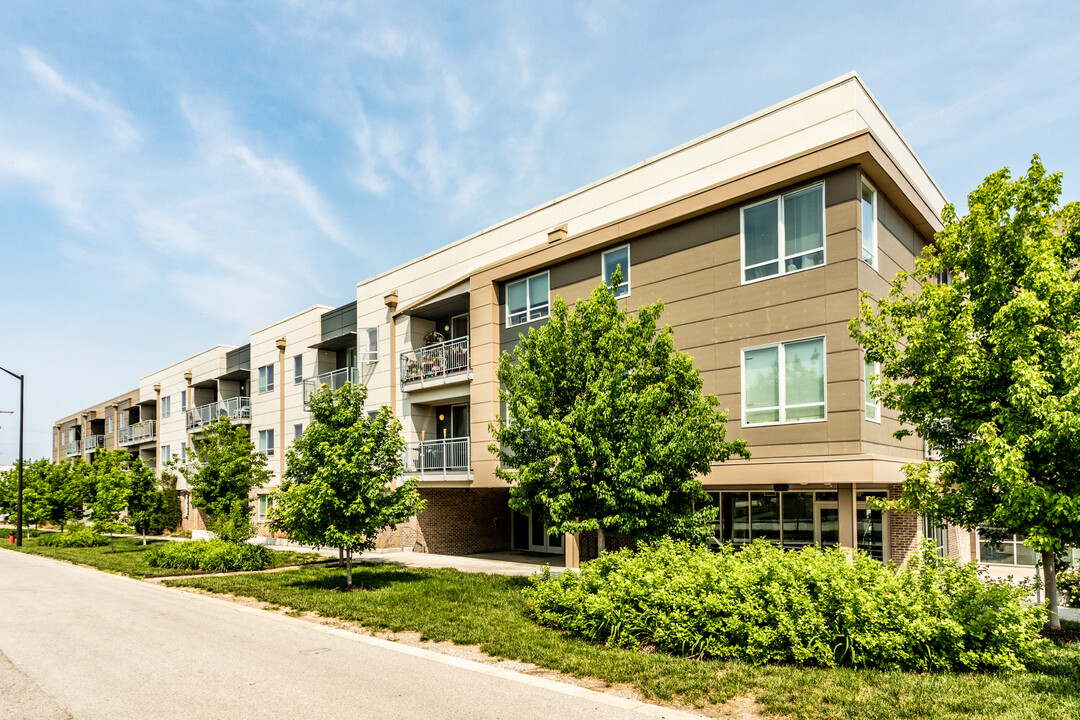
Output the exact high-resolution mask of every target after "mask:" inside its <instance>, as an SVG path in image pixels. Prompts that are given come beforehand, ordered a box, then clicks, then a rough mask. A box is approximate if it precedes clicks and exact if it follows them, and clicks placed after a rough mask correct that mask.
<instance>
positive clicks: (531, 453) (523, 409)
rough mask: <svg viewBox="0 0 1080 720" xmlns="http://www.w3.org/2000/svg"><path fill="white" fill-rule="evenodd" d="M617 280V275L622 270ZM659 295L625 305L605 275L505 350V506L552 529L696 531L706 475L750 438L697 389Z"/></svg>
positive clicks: (645, 533) (501, 429) (704, 527)
mask: <svg viewBox="0 0 1080 720" xmlns="http://www.w3.org/2000/svg"><path fill="white" fill-rule="evenodd" d="M612 282H613V286H614V285H617V283H619V282H621V280H620V278H619V277H618V273H616V277H615V278H614V279H613V281H612ZM663 309H664V305H663V303H662V302H657V303H656V304H655V305H648V306H645V307H642V308H641V309H640V310H638V311H637V313H636V314H631V313H629V312H628V311H627V310H625V309H620V307H619V303H618V301H617V300H616V299H615V297H614V295H613V293H612V292H611V290H610V289H609V288H608V287H605V286H603V285H601V286H600V287H598V288H597V289H596V290H594V291H593V293H592V295H591V296H590V297H589V298H588V300H584V301H579V302H577V303H576V304H575V306H574V309H573V311H572V312H571V311H570V309H569V308H568V307H567V305H566V302H565V301H563V300H562V298H559V297H556V298H555V302H554V304H553V306H552V312H551V317H550V318H549V319H548V322H547V323H546V324H545V325H543V326H542V327H539V328H535V329H533V330H531V331H530V332H529V333H528V334H526V335H522V336H520V340H519V343H518V345H517V347H516V348H515V349H514V351H513V352H512V353H503V355H502V358H501V359H500V362H499V369H498V379H499V382H500V384H501V389H500V391H499V395H500V398H501V399H502V401H503V402H504V403H505V404H506V407H507V415H508V420H503V419H502V418H500V419H498V420H497V421H496V422H495V423H494V424H493V425H492V434H493V436H494V438H495V443H496V444H492V445H491V446H490V450H491V452H492V453H494V454H495V455H496V456H497V457H498V459H499V464H500V467H499V468H498V469H497V470H496V473H497V474H498V476H499V477H501V478H503V479H504V480H506V481H507V482H509V483H511V488H510V506H511V507H512V508H513V509H514V510H517V511H518V512H521V513H526V514H527V513H529V512H530V511H533V512H535V513H538V514H539V516H540V518H541V519H542V521H543V522H544V524H545V525H546V526H547V527H548V528H550V529H551V530H552V532H557V533H580V532H584V531H588V530H598V531H599V534H598V538H599V541H600V544H601V550H603V544H604V534H605V533H609V532H612V531H619V532H623V533H626V534H627V535H628V536H629V537H630V538H631V539H633V540H635V541H641V540H651V539H655V538H658V537H661V536H665V535H671V536H675V537H679V538H687V539H694V540H700V539H702V538H703V537H704V535H705V534H706V533H707V532H709V528H710V522H711V521H712V520H713V519H714V518H715V517H716V508H715V507H712V506H710V505H709V504H708V503H707V502H706V501H707V499H708V498H707V495H706V494H705V492H704V490H703V489H702V486H701V481H700V480H699V479H698V478H699V476H701V475H704V474H706V473H708V472H709V468H710V465H711V464H712V463H714V462H722V461H725V460H727V459H728V458H729V457H730V456H731V455H732V454H735V455H739V456H742V457H749V454H748V452H747V450H746V444H745V441H743V440H735V441H733V442H728V441H726V440H725V423H726V421H727V413H726V412H724V411H721V410H719V409H718V407H717V406H718V403H717V400H716V398H715V397H713V396H711V395H705V394H703V393H702V381H701V376H700V374H699V373H698V371H697V370H695V369H694V366H693V359H692V358H691V357H690V356H689V355H687V354H686V353H683V352H679V351H676V350H675V347H674V342H673V337H672V330H671V328H670V327H667V326H665V327H663V328H660V327H658V326H657V321H658V319H659V317H660V314H661V313H662V312H663Z"/></svg>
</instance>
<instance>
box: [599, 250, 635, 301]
mask: <svg viewBox="0 0 1080 720" xmlns="http://www.w3.org/2000/svg"><path fill="white" fill-rule="evenodd" d="M601 258H602V259H601V262H600V264H601V266H602V269H603V273H604V284H605V285H607V286H608V287H609V288H611V291H612V293H614V295H615V297H617V298H621V297H626V296H627V295H629V294H630V246H629V245H623V246H622V247H621V248H615V249H614V250H608V251H607V252H606V253H604V254H603V255H602V256H601ZM616 270H618V271H619V276H620V278H622V280H621V282H620V283H619V284H618V286H616V285H615V284H614V282H613V280H614V277H615V271H616Z"/></svg>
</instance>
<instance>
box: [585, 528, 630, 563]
mask: <svg viewBox="0 0 1080 720" xmlns="http://www.w3.org/2000/svg"><path fill="white" fill-rule="evenodd" d="M633 546H634V543H632V542H631V541H630V538H629V537H628V536H626V535H624V534H623V533H611V532H608V533H604V549H605V550H606V551H607V552H614V551H615V550H621V549H622V548H625V547H633ZM578 547H579V548H580V552H581V560H580V562H585V561H586V560H595V559H596V558H597V556H598V555H599V554H600V553H599V552H597V547H596V531H595V530H591V531H589V532H587V533H582V534H581V535H580V536H579V539H578Z"/></svg>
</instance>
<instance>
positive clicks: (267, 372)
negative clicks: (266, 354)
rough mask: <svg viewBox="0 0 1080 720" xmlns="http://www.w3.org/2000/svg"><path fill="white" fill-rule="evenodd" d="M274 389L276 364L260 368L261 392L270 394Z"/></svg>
mask: <svg viewBox="0 0 1080 720" xmlns="http://www.w3.org/2000/svg"><path fill="white" fill-rule="evenodd" d="M273 389H274V363H270V364H269V365H263V366H262V367H261V368H259V392H260V393H268V392H271V391H273Z"/></svg>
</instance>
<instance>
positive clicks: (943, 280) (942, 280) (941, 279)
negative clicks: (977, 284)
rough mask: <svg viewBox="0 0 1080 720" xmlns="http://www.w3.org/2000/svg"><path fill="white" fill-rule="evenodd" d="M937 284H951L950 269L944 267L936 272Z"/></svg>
mask: <svg viewBox="0 0 1080 720" xmlns="http://www.w3.org/2000/svg"><path fill="white" fill-rule="evenodd" d="M937 282H938V285H952V270H949V269H948V268H945V269H944V270H942V271H941V272H939V273H938V276H937Z"/></svg>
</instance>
